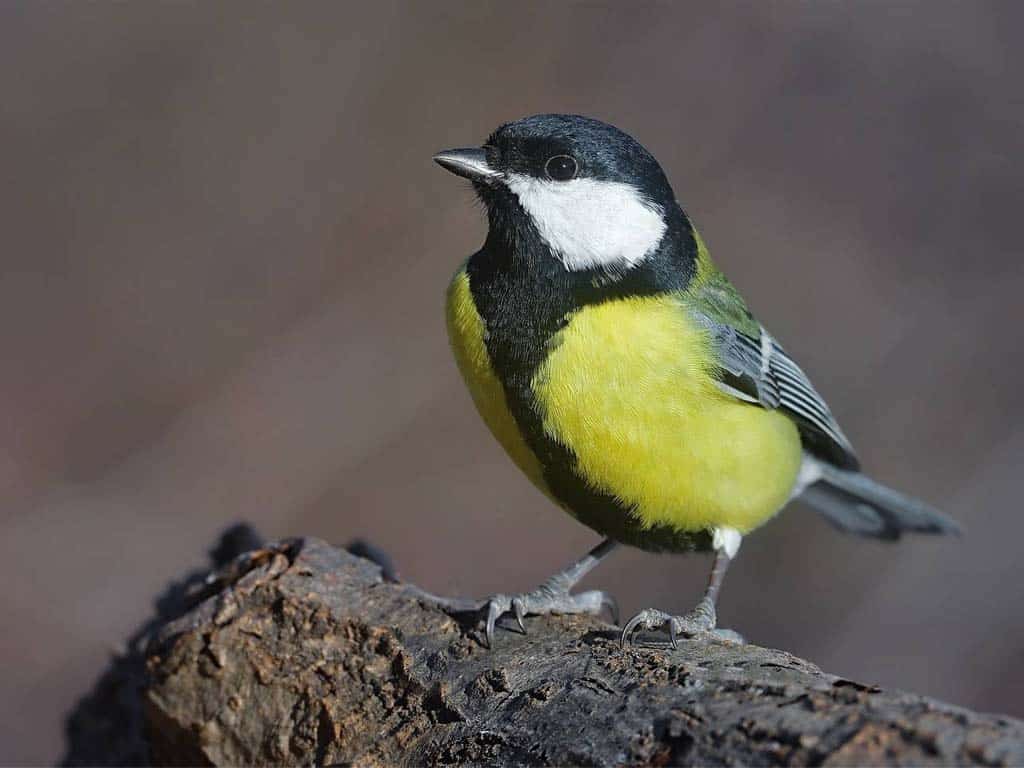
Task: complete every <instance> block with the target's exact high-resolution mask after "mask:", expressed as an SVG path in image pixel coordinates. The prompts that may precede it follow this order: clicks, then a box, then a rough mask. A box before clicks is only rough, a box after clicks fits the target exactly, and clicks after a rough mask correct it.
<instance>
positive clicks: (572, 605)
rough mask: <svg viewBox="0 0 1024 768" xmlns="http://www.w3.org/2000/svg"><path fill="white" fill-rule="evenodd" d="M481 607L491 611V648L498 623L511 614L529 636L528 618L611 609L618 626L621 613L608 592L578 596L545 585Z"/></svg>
mask: <svg viewBox="0 0 1024 768" xmlns="http://www.w3.org/2000/svg"><path fill="white" fill-rule="evenodd" d="M481 607H486V608H487V622H486V625H485V628H484V636H485V637H486V640H487V647H488V648H490V647H491V646H492V645H493V643H494V629H495V626H496V625H497V623H498V620H499V619H500V618H501V617H502V616H504V615H505V614H506V613H509V612H511V613H512V614H513V615H514V616H515V620H516V624H517V625H518V627H519V629H520V631H521V632H523V634H526V624H525V622H524V621H523V620H524V619H525V618H526V617H527V616H543V615H560V614H576V613H590V614H594V615H599V614H600V613H601V612H602V611H603V610H604V609H605V608H607V609H608V610H609V611H610V612H611V614H612V618H613V619H614V620H615V623H616V624H618V620H619V611H618V606H617V605H616V603H615V600H614V599H613V598H612V596H611V595H609V594H608V593H607V592H602V591H600V590H596V589H595V590H591V591H589V592H581V593H580V594H578V595H574V594H571V593H569V592H562V591H558V590H553V589H552V588H551V587H550V586H548V585H544V586H541V587H538V588H537V589H535V590H533V591H532V592H526V593H524V594H521V595H494V596H493V597H491V598H490V599H488V600H487V601H486V602H485V603H484V604H483V606H481Z"/></svg>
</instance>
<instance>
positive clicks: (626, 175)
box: [484, 114, 674, 206]
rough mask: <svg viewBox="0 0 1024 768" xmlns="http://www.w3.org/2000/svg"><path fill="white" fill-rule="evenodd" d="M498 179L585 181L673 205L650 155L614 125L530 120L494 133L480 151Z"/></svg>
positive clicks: (578, 119)
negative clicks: (626, 189) (502, 175)
mask: <svg viewBox="0 0 1024 768" xmlns="http://www.w3.org/2000/svg"><path fill="white" fill-rule="evenodd" d="M484 152H485V153H486V158H487V164H488V165H489V166H490V167H491V168H493V169H494V170H495V171H498V172H501V173H519V174H524V175H529V176H533V177H536V178H551V179H555V180H559V179H566V178H588V179H597V180H602V181H616V182H621V183H625V184H630V185H631V186H633V187H635V188H636V189H637V190H639V191H640V193H641V194H642V195H643V196H644V197H646V198H648V199H649V200H651V201H652V202H654V203H659V204H661V205H663V206H664V205H667V204H668V203H670V202H672V201H673V200H674V195H673V193H672V187H671V186H670V185H669V183H668V179H667V178H666V177H665V173H664V172H663V171H662V170H661V166H659V165H658V161H657V160H655V159H654V157H653V156H652V155H651V153H650V152H648V151H647V150H646V149H644V148H643V146H641V144H640V143H639V142H638V141H637V140H636V139H634V138H633V137H632V136H630V135H629V134H627V133H624V132H623V131H620V130H619V129H618V128H616V127H615V126H613V125H608V124H607V123H602V122H601V121H600V120H595V119H593V118H591V117H583V116H581V115H556V114H551V115H534V116H533V117H526V118H523V119H522V120H516V121H515V122H512V123H506V124H505V125H502V126H501V127H500V128H498V129H497V130H496V131H495V132H494V133H492V134H491V136H490V138H488V139H487V143H486V144H485V145H484Z"/></svg>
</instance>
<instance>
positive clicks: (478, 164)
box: [434, 147, 501, 182]
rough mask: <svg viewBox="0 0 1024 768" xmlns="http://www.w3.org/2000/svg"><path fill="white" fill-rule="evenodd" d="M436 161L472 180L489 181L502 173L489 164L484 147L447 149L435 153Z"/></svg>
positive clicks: (457, 174) (448, 169) (458, 174)
mask: <svg viewBox="0 0 1024 768" xmlns="http://www.w3.org/2000/svg"><path fill="white" fill-rule="evenodd" d="M434 162H435V163H437V164H438V165H440V166H441V167H442V168H444V169H445V170H446V171H451V172H452V173H454V174H455V175H456V176H461V177H462V178H464V179H469V180H470V181H480V182H489V181H491V180H493V179H496V178H497V177H498V176H500V175H501V174H500V173H498V171H495V170H494V169H493V168H491V167H490V166H489V165H488V164H487V156H486V155H485V154H484V151H483V150H482V149H478V148H476V147H473V148H470V149H446V150H445V151H444V152H438V153H437V154H436V155H434Z"/></svg>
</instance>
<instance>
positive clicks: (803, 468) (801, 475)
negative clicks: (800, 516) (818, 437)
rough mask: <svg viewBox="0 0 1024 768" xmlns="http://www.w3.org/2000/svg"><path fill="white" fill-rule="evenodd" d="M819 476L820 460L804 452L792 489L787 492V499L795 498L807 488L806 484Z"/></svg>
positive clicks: (819, 477)
mask: <svg viewBox="0 0 1024 768" xmlns="http://www.w3.org/2000/svg"><path fill="white" fill-rule="evenodd" d="M821 478H822V471H821V462H820V461H818V459H816V458H814V457H813V456H811V455H810V454H809V453H805V454H804V456H803V459H802V461H801V462H800V471H799V472H798V473H797V475H796V483H794V484H793V490H792V491H790V493H789V501H792V500H793V499H795V498H796V497H797V496H799V495H800V494H801V493H803V492H804V491H805V490H807V486H809V485H811V484H812V483H816V482H818V481H819V480H821Z"/></svg>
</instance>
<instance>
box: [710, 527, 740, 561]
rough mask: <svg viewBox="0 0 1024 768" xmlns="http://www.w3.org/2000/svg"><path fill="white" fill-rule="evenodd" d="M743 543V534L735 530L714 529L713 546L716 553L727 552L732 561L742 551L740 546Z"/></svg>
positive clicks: (712, 531)
mask: <svg viewBox="0 0 1024 768" xmlns="http://www.w3.org/2000/svg"><path fill="white" fill-rule="evenodd" d="M742 542H743V534H741V533H740V532H739V531H737V530H736V529H735V528H725V527H723V528H712V529H711V546H712V547H713V548H714V550H715V551H716V552H725V554H726V556H727V557H728V558H729V559H730V560H732V559H733V558H734V557H736V553H737V552H739V551H740V544H741V543H742Z"/></svg>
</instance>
